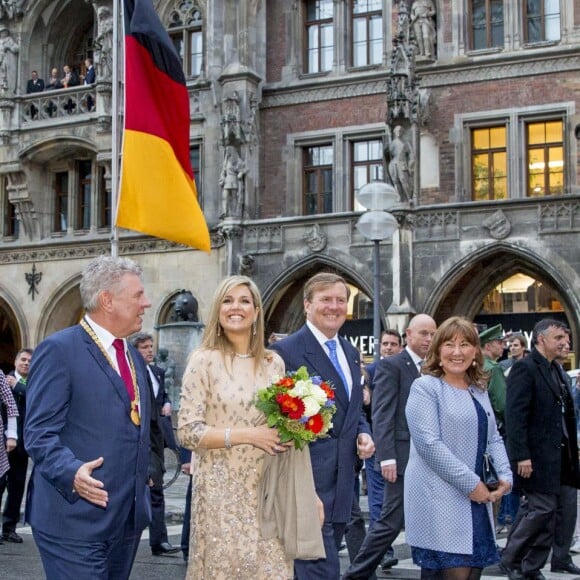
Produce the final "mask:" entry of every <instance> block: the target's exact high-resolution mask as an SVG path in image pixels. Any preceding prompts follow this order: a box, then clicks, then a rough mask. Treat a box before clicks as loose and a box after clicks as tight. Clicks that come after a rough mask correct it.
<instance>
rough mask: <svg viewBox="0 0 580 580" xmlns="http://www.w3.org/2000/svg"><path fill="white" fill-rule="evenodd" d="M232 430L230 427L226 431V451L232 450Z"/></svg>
mask: <svg viewBox="0 0 580 580" xmlns="http://www.w3.org/2000/svg"><path fill="white" fill-rule="evenodd" d="M231 437H232V430H231V429H230V428H229V427H228V428H227V429H226V434H225V437H224V445H225V447H226V449H231V448H232V439H231Z"/></svg>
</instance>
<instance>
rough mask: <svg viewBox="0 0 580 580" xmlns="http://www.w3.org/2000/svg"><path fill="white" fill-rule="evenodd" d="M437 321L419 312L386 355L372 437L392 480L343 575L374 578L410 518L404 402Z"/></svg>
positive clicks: (379, 378) (376, 393)
mask: <svg viewBox="0 0 580 580" xmlns="http://www.w3.org/2000/svg"><path fill="white" fill-rule="evenodd" d="M436 329H437V325H436V324H435V321H434V320H433V319H432V318H431V317H430V316H429V315H427V314H417V315H416V316H415V317H414V318H413V319H412V320H411V322H410V323H409V327H408V328H407V330H406V333H405V338H406V342H407V345H406V347H405V348H404V350H403V351H402V352H400V353H399V354H396V355H394V356H391V357H387V358H384V359H381V360H380V361H379V363H378V365H377V370H376V374H375V381H374V391H373V414H372V417H373V436H374V438H375V442H376V447H377V449H376V456H377V461H378V462H379V463H380V466H381V473H382V475H383V477H384V479H385V480H386V482H387V485H386V486H385V495H384V498H383V508H382V510H381V515H380V517H379V519H378V520H377V521H376V522H375V525H374V526H373V528H372V529H371V530H370V532H369V533H368V535H367V537H366V538H365V541H364V543H363V545H362V547H361V549H360V551H359V553H358V555H357V557H356V558H355V559H354V561H353V562H352V564H351V565H350V568H349V569H348V570H347V571H346V573H345V575H344V580H354V579H355V578H356V579H361V580H362V579H367V578H375V570H376V569H377V566H378V565H379V564H380V562H381V559H382V557H383V556H384V555H385V553H386V551H387V550H388V549H389V548H390V547H391V544H392V543H393V541H394V540H395V539H396V538H397V536H398V535H399V532H400V531H401V529H402V528H403V525H404V523H405V518H404V511H403V488H404V485H403V474H404V472H405V467H406V466H407V461H408V460H409V446H410V437H409V427H408V425H407V418H406V416H405V406H406V405H407V399H408V398H409V391H410V389H411V385H412V384H413V381H414V380H415V379H416V378H418V377H419V376H420V374H421V373H420V366H421V363H422V362H423V359H424V358H425V357H426V355H427V351H428V350H429V345H430V344H431V340H432V338H433V335H434V334H435V330H436Z"/></svg>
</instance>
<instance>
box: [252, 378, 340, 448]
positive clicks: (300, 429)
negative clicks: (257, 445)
mask: <svg viewBox="0 0 580 580" xmlns="http://www.w3.org/2000/svg"><path fill="white" fill-rule="evenodd" d="M256 407H257V408H258V409H259V410H260V411H262V412H263V413H264V414H265V415H266V418H267V420H268V426H269V427H276V428H277V429H278V431H279V433H280V439H281V441H282V442H287V441H293V442H294V447H296V449H302V448H303V447H304V446H305V445H307V444H308V443H310V442H312V441H315V440H316V439H320V438H321V437H326V435H327V433H328V431H329V430H330V428H331V427H332V416H333V415H334V413H335V411H336V404H335V403H334V388H333V387H332V385H331V384H330V383H328V382H326V381H323V380H322V379H321V378H320V377H318V376H313V377H311V376H309V375H308V371H307V370H306V367H300V368H299V369H298V370H297V371H296V372H293V373H289V374H287V375H285V376H283V377H281V378H278V379H276V380H275V381H274V382H273V383H272V384H271V385H269V386H268V387H266V388H264V389H259V390H258V392H257V394H256Z"/></svg>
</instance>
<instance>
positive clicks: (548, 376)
mask: <svg viewBox="0 0 580 580" xmlns="http://www.w3.org/2000/svg"><path fill="white" fill-rule="evenodd" d="M535 354H536V358H535V359H534V360H535V361H536V364H537V365H538V369H539V371H540V374H541V375H542V377H543V379H544V381H545V382H546V384H547V385H548V386H549V387H550V390H551V391H552V393H554V396H555V397H556V399H560V397H561V396H562V393H560V386H559V385H557V384H556V383H555V382H554V377H553V376H552V373H551V371H550V366H549V365H550V363H548V362H547V360H546V359H544V360H542V359H540V358H538V357H541V356H542V355H541V354H540V353H538V352H536V353H535ZM542 358H543V357H542ZM546 364H547V365H548V366H546Z"/></svg>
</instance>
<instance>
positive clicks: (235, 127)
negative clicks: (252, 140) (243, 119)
mask: <svg viewBox="0 0 580 580" xmlns="http://www.w3.org/2000/svg"><path fill="white" fill-rule="evenodd" d="M221 126H222V141H223V143H224V144H225V145H232V144H237V143H241V142H242V130H241V128H240V96H239V95H238V91H234V92H233V93H232V94H231V95H228V96H227V97H225V98H224V100H223V101H222V119H221Z"/></svg>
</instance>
